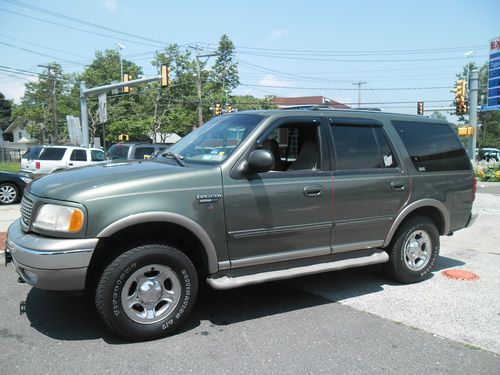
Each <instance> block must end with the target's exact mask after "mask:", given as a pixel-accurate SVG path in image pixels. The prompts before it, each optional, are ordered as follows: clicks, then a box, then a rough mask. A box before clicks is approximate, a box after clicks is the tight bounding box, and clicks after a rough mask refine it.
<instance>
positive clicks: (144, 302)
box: [95, 244, 198, 340]
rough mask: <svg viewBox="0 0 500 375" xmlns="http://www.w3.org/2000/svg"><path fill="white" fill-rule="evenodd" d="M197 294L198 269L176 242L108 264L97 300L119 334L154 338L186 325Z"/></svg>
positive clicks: (134, 252)
mask: <svg viewBox="0 0 500 375" xmlns="http://www.w3.org/2000/svg"><path fill="white" fill-rule="evenodd" d="M197 292H198V278H197V274H196V270H195V268H194V265H193V263H192V262H191V260H190V259H189V258H188V257H187V256H186V255H185V254H184V253H182V252H180V251H179V250H177V249H176V248H175V247H172V246H166V245H160V244H158V245H143V246H138V247H136V248H133V249H131V250H128V251H126V252H125V253H123V254H122V255H120V256H119V257H117V258H116V259H115V260H114V261H113V262H112V263H111V264H110V265H109V266H107V267H106V269H105V270H104V272H103V273H102V275H101V278H100V280H99V282H98V284H97V289H96V297H95V303H96V308H97V311H98V312H99V314H100V315H101V318H102V319H103V320H104V322H105V324H106V325H107V326H108V327H109V328H111V330H112V331H114V332H115V333H117V334H119V335H120V336H122V337H124V338H126V339H129V340H151V339H155V338H159V337H164V336H167V335H169V334H170V333H172V332H174V331H175V330H177V329H178V328H179V327H180V326H181V325H182V323H183V322H184V321H185V319H186V318H187V317H188V315H189V313H190V311H191V309H192V308H193V306H194V302H195V299H196V295H197Z"/></svg>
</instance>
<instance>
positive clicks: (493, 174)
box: [474, 160, 500, 182]
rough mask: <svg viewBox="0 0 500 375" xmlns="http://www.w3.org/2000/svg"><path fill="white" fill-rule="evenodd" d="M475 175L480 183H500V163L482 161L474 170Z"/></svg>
mask: <svg viewBox="0 0 500 375" xmlns="http://www.w3.org/2000/svg"><path fill="white" fill-rule="evenodd" d="M474 175H475V176H476V178H477V179H478V181H489V182H500V163H499V162H496V161H489V162H486V161H485V160H481V161H480V162H478V163H477V164H476V166H475V168H474Z"/></svg>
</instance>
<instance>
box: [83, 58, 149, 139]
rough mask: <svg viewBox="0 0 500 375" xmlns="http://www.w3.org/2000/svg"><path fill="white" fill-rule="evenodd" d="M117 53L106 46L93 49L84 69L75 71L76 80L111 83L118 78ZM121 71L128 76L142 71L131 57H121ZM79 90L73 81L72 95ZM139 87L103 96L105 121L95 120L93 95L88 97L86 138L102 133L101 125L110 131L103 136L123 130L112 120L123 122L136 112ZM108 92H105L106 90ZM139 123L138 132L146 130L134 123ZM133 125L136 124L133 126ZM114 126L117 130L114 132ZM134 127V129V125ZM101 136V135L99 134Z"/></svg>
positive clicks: (115, 135)
mask: <svg viewBox="0 0 500 375" xmlns="http://www.w3.org/2000/svg"><path fill="white" fill-rule="evenodd" d="M120 58H121V57H120V54H119V53H118V51H116V50H112V49H107V50H105V51H96V53H95V59H94V60H93V61H92V63H91V64H90V65H88V66H87V67H85V70H84V71H83V72H82V73H81V74H80V75H79V77H78V78H79V80H82V81H84V82H85V85H86V86H87V87H95V86H102V85H107V84H110V83H112V82H113V81H118V82H120V81H121V80H122V79H121V77H120ZM122 63H123V71H124V72H125V73H128V74H129V75H130V78H131V79H136V78H138V77H139V76H140V75H141V74H142V69H141V68H140V67H139V66H138V65H136V64H135V63H133V62H132V61H128V60H123V61H122ZM79 92H80V88H79V85H75V87H74V89H73V96H74V97H76V98H78V96H79ZM140 93H141V88H140V87H134V88H133V90H132V91H131V93H130V94H128V95H127V94H118V95H110V96H109V97H108V99H107V111H108V122H109V123H108V124H106V125H104V124H101V123H100V122H99V109H98V101H97V97H95V96H92V97H89V100H88V119H89V124H88V126H89V133H90V139H93V138H94V137H97V136H98V134H99V133H100V132H102V133H105V131H104V130H105V129H104V126H106V127H108V128H109V129H111V130H112V131H111V132H109V133H108V134H107V135H106V137H105V138H106V139H103V143H105V140H108V141H113V140H116V139H117V138H116V137H117V136H118V134H121V133H124V131H120V129H117V125H116V124H123V123H124V120H126V119H130V118H131V117H133V116H134V115H136V114H137V108H138V105H137V103H138V102H139V101H140V99H139V95H140ZM108 95H109V93H108ZM139 117H140V116H139ZM129 121H133V120H129ZM135 125H137V126H142V128H143V131H142V132H140V133H141V134H146V133H147V130H146V129H145V127H144V123H141V124H135ZM134 128H136V126H134ZM114 130H117V131H118V132H117V133H116V134H115V132H114ZM136 130H137V129H136ZM103 138H104V136H103Z"/></svg>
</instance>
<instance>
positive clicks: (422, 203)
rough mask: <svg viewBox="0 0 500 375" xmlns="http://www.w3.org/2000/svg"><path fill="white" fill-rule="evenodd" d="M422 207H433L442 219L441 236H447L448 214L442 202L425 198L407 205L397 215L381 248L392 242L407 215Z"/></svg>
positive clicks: (448, 226)
mask: <svg viewBox="0 0 500 375" xmlns="http://www.w3.org/2000/svg"><path fill="white" fill-rule="evenodd" d="M422 207H433V208H436V209H437V210H438V211H439V213H440V214H441V217H442V219H443V233H442V234H448V232H449V231H450V214H449V212H448V209H447V208H446V206H445V205H444V204H443V202H440V201H438V200H436V199H430V198H426V199H421V200H418V201H416V202H413V203H412V204H409V205H408V206H406V207H405V208H404V209H403V210H402V211H401V212H400V213H399V214H398V216H397V217H396V220H394V222H393V223H392V225H391V228H390V229H389V232H388V233H387V236H386V237H385V241H384V244H383V245H382V247H387V246H389V244H390V243H391V241H392V237H393V236H394V233H396V230H397V229H398V227H399V225H400V224H401V223H402V222H403V220H404V219H406V218H407V217H408V215H410V214H411V213H412V212H413V211H415V210H417V209H419V208H422Z"/></svg>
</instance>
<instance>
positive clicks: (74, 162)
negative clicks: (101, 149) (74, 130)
mask: <svg viewBox="0 0 500 375" xmlns="http://www.w3.org/2000/svg"><path fill="white" fill-rule="evenodd" d="M88 151H89V150H85V149H74V150H72V151H71V154H70V156H69V160H68V163H67V165H68V168H75V167H82V166H84V165H87V164H89V160H90V159H89V156H90V155H88Z"/></svg>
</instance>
